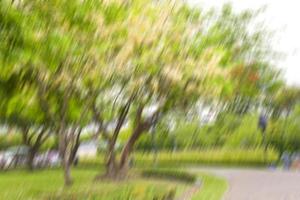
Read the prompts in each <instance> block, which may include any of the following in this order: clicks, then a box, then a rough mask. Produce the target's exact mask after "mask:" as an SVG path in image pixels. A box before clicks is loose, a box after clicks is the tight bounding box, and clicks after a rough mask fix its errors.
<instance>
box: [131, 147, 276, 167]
mask: <svg viewBox="0 0 300 200" xmlns="http://www.w3.org/2000/svg"><path fill="white" fill-rule="evenodd" d="M267 155H268V156H267V160H266V161H265V160H264V151H263V150H262V149H248V150H242V149H217V150H201V151H181V152H173V153H172V152H160V153H158V154H157V160H156V161H157V164H158V165H160V166H178V165H227V166H265V165H268V164H271V163H273V162H275V161H276V160H277V157H278V154H277V152H275V151H273V150H271V149H269V150H268V152H267ZM134 158H135V163H137V164H138V165H140V166H151V165H153V160H154V156H153V154H150V153H146V154H145V153H136V154H135V155H134Z"/></svg>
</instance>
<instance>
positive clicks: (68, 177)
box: [63, 159, 73, 186]
mask: <svg viewBox="0 0 300 200" xmlns="http://www.w3.org/2000/svg"><path fill="white" fill-rule="evenodd" d="M63 169H64V181H65V186H71V185H72V183H73V180H72V177H71V164H70V163H69V162H68V161H67V160H66V159H65V160H64V165H63Z"/></svg>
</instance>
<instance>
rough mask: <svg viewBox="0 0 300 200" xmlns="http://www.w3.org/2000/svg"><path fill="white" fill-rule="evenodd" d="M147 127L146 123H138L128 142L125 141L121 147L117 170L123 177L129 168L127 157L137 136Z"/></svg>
mask: <svg viewBox="0 0 300 200" xmlns="http://www.w3.org/2000/svg"><path fill="white" fill-rule="evenodd" d="M147 128H148V126H147V124H146V123H139V124H138V125H137V127H136V128H135V130H134V132H133V134H132V135H131V137H130V138H129V140H128V142H127V143H126V145H125V147H124V148H123V150H122V153H121V158H120V167H119V172H120V174H121V176H123V177H124V176H126V175H127V171H128V168H129V157H130V154H131V152H132V149H133V146H134V144H135V143H136V141H137V140H138V139H139V137H140V136H141V135H142V133H143V132H144V131H146V130H147Z"/></svg>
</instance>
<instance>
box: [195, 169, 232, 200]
mask: <svg viewBox="0 0 300 200" xmlns="http://www.w3.org/2000/svg"><path fill="white" fill-rule="evenodd" d="M198 177H199V179H200V180H201V182H202V184H201V188H200V190H199V192H197V193H196V194H195V195H194V196H193V198H192V200H220V199H221V198H222V196H223V195H224V193H225V191H226V189H227V182H226V180H225V179H223V178H220V177H216V176H213V175H211V174H206V173H200V174H199V176H198Z"/></svg>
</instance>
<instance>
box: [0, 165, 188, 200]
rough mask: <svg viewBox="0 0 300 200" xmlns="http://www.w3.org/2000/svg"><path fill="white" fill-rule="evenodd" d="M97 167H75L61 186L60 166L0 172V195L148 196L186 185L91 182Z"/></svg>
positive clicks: (139, 199)
mask: <svg viewBox="0 0 300 200" xmlns="http://www.w3.org/2000/svg"><path fill="white" fill-rule="evenodd" d="M97 173H99V171H98V170H96V169H74V170H72V175H73V177H74V181H75V182H74V185H73V186H72V187H70V188H64V187H63V179H62V171H61V170H59V169H54V170H44V171H37V172H33V173H32V172H27V171H22V170H19V171H8V172H1V173H0V199H5V200H18V199H20V200H21V199H22V200H26V199H32V200H35V199H39V200H40V199H71V200H81V199H82V200H88V199H93V200H96V199H99V200H101V199H103V200H104V199H105V200H119V199H125V200H126V199H128V200H131V199H132V200H135V199H136V200H147V199H149V200H150V199H151V200H152V199H155V198H156V199H163V198H164V197H165V196H166V195H168V194H169V193H172V192H175V191H176V195H179V194H180V193H181V192H183V191H184V190H185V189H186V187H187V186H188V185H185V184H182V183H180V182H174V181H173V182H171V181H165V180H158V179H142V178H133V179H130V180H127V181H123V182H110V181H99V182H97V183H95V182H93V178H94V177H95V175H96V174H97Z"/></svg>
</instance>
